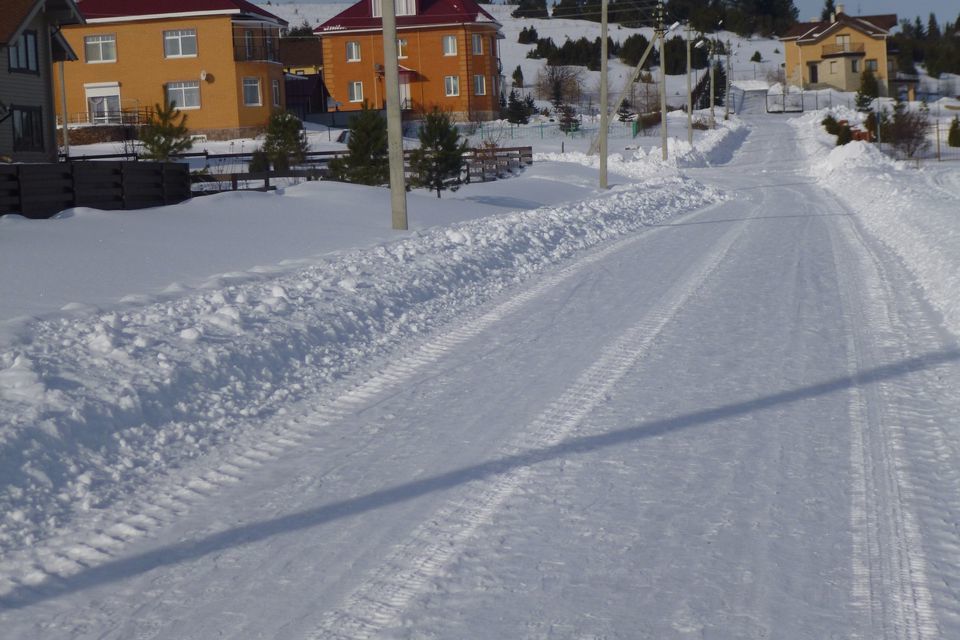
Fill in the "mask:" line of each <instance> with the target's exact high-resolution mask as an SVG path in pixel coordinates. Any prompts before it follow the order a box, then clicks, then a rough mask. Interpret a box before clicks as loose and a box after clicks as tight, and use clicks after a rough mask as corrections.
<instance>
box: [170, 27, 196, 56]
mask: <svg viewBox="0 0 960 640" xmlns="http://www.w3.org/2000/svg"><path fill="white" fill-rule="evenodd" d="M196 56H197V30H196V29H173V30H171V31H164V32H163V57H164V58H195V57H196Z"/></svg>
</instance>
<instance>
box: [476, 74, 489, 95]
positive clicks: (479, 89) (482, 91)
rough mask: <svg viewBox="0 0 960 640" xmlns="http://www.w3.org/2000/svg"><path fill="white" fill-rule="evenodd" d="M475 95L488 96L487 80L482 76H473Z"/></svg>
mask: <svg viewBox="0 0 960 640" xmlns="http://www.w3.org/2000/svg"><path fill="white" fill-rule="evenodd" d="M473 95H475V96H485V95H487V79H486V78H485V77H483V76H482V75H475V76H473Z"/></svg>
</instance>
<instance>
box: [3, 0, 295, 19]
mask: <svg viewBox="0 0 960 640" xmlns="http://www.w3.org/2000/svg"><path fill="white" fill-rule="evenodd" d="M4 1H5V2H6V1H7V0H4ZM77 6H78V7H79V8H80V12H81V13H82V14H83V17H84V18H86V19H87V20H91V21H96V20H105V19H110V18H131V19H136V18H140V17H145V16H157V15H170V14H182V13H186V14H191V13H192V14H196V13H224V14H234V15H238V16H250V17H257V18H266V19H268V20H270V21H271V22H276V23H278V24H283V25H285V24H287V22H286V20H283V19H282V18H278V17H277V16H275V15H273V14H272V13H270V12H269V11H266V10H264V9H261V8H260V7H258V6H257V5H255V4H253V3H252V2H247V0H79V2H78V3H77Z"/></svg>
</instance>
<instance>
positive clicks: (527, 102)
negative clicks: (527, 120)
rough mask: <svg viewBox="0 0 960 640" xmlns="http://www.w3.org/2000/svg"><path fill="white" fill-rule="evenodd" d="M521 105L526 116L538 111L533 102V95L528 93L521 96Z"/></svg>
mask: <svg viewBox="0 0 960 640" xmlns="http://www.w3.org/2000/svg"><path fill="white" fill-rule="evenodd" d="M523 106H524V108H525V109H526V110H527V116H532V115H533V114H535V113H538V111H539V110H538V109H537V103H536V102H534V100H533V96H532V95H531V94H529V93H528V94H527V95H525V96H523Z"/></svg>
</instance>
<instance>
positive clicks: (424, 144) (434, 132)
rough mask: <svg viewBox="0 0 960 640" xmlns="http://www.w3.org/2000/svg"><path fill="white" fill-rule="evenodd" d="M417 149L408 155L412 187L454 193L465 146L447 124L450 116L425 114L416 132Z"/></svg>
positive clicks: (435, 112)
mask: <svg viewBox="0 0 960 640" xmlns="http://www.w3.org/2000/svg"><path fill="white" fill-rule="evenodd" d="M419 137H420V148H419V149H414V151H413V152H412V153H411V154H410V169H411V170H412V171H413V174H414V176H415V178H414V180H413V184H414V186H418V187H426V188H427V189H430V190H434V189H435V190H436V192H437V197H438V198H439V197H440V192H441V191H443V190H444V189H454V190H456V189H457V188H458V187H459V184H460V173H461V171H462V170H463V164H464V160H463V154H464V152H465V151H466V150H467V143H466V142H465V141H463V140H461V139H460V133H459V132H458V131H457V128H456V127H455V126H454V125H453V123H452V122H451V121H450V116H449V115H448V114H446V113H444V112H443V111H440V110H439V109H437V108H434V109H433V111H431V112H430V113H428V114H427V115H426V117H425V118H424V121H423V126H422V127H421V129H420V136H419Z"/></svg>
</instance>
